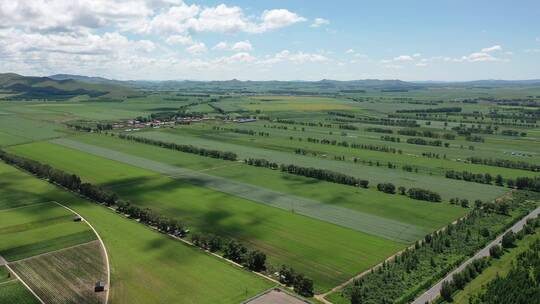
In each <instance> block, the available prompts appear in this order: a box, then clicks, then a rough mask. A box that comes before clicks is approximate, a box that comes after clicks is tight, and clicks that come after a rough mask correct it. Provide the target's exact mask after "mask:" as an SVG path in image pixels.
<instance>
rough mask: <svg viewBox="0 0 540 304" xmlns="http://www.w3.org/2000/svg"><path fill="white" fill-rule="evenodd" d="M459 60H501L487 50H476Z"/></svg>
mask: <svg viewBox="0 0 540 304" xmlns="http://www.w3.org/2000/svg"><path fill="white" fill-rule="evenodd" d="M457 61H468V62H482V61H499V59H498V58H496V57H493V56H492V55H490V54H488V53H485V52H475V53H472V54H470V55H468V56H462V57H461V58H460V59H458V60H457Z"/></svg>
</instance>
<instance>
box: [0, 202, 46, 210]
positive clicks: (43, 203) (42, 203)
mask: <svg viewBox="0 0 540 304" xmlns="http://www.w3.org/2000/svg"><path fill="white" fill-rule="evenodd" d="M48 203H52V201H46V202H39V203H34V204H28V205H24V206H19V207H13V208H8V209H0V212H7V211H13V210H17V209H23V208H28V207H32V206H37V205H45V204H48Z"/></svg>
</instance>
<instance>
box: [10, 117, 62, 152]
mask: <svg viewBox="0 0 540 304" xmlns="http://www.w3.org/2000/svg"><path fill="white" fill-rule="evenodd" d="M61 128H62V126H55V125H54V124H51V123H48V122H43V121H37V120H33V119H25V118H23V117H20V116H18V115H2V117H1V119H0V146H4V145H13V144H21V143H26V142H32V141H35V140H43V139H48V138H53V137H59V136H62V135H64V134H65V133H63V132H61V131H59V129H61Z"/></svg>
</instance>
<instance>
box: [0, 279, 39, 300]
mask: <svg viewBox="0 0 540 304" xmlns="http://www.w3.org/2000/svg"><path fill="white" fill-rule="evenodd" d="M0 303H2V304H4V303H5V304H39V303H40V302H39V301H38V300H37V299H36V298H35V297H34V296H33V295H32V294H31V293H30V291H28V289H26V287H24V285H23V284H22V283H20V282H19V281H17V280H10V281H6V282H3V283H0Z"/></svg>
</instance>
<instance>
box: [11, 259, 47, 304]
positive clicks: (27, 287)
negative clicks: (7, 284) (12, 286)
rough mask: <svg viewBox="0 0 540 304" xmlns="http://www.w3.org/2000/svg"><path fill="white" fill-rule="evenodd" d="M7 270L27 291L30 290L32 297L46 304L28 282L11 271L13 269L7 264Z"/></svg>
mask: <svg viewBox="0 0 540 304" xmlns="http://www.w3.org/2000/svg"><path fill="white" fill-rule="evenodd" d="M5 266H6V268H7V269H8V270H9V271H10V272H11V273H13V275H14V276H15V277H16V278H17V280H19V281H20V282H21V283H22V284H23V285H24V287H26V289H28V290H29V291H30V292H31V293H32V295H33V296H34V297H35V298H36V299H37V300H38V301H39V302H40V303H41V304H45V302H44V301H43V300H42V299H41V298H40V297H39V296H38V295H37V294H36V293H35V292H34V291H33V290H32V288H30V286H28V284H26V282H24V281H23V279H21V277H19V275H18V274H17V273H16V272H15V271H14V270H13V269H11V267H9V264H6V265H5Z"/></svg>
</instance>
